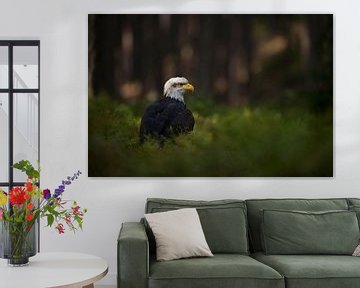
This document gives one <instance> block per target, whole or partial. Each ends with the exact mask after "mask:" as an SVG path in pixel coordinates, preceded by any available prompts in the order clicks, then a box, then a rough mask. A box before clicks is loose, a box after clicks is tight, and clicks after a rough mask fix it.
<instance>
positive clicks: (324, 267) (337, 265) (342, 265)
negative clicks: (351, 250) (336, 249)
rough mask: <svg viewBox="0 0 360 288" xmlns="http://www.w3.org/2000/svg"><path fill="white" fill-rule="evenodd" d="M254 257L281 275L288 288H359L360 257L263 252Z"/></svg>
mask: <svg viewBox="0 0 360 288" xmlns="http://www.w3.org/2000/svg"><path fill="white" fill-rule="evenodd" d="M251 256H252V257H253V258H254V259H256V260H258V261H260V262H262V263H264V264H266V265H268V266H270V267H272V268H274V269H275V270H276V271H278V272H279V273H280V274H282V275H284V277H285V283H286V287H287V288H304V287H306V288H318V287H326V288H339V287H341V288H358V287H360V258H359V257H353V256H343V255H265V254H264V253H254V254H252V255H251Z"/></svg>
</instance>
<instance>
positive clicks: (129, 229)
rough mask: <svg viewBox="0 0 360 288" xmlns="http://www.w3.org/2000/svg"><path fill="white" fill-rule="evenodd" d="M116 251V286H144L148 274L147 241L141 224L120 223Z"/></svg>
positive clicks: (143, 287)
mask: <svg viewBox="0 0 360 288" xmlns="http://www.w3.org/2000/svg"><path fill="white" fill-rule="evenodd" d="M117 252H118V255H117V257H118V259H117V261H118V263H117V264H118V265H117V266H118V268H117V269H118V270H117V273H118V276H117V277H118V287H119V288H146V287H147V285H148V284H147V282H148V276H149V243H148V238H147V235H146V232H145V227H144V225H143V224H141V223H136V222H132V223H130V222H129V223H123V224H122V227H121V230H120V233H119V237H118V243H117Z"/></svg>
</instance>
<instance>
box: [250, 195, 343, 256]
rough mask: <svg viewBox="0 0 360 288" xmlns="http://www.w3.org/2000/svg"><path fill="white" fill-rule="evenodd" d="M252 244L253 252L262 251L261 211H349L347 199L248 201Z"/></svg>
mask: <svg viewBox="0 0 360 288" xmlns="http://www.w3.org/2000/svg"><path fill="white" fill-rule="evenodd" d="M246 207H247V213H248V218H247V219H248V223H249V234H250V243H251V247H252V250H253V251H255V252H256V251H262V246H261V233H260V223H261V215H260V210H263V209H279V210H299V211H327V210H348V205H347V200H346V199H254V200H246Z"/></svg>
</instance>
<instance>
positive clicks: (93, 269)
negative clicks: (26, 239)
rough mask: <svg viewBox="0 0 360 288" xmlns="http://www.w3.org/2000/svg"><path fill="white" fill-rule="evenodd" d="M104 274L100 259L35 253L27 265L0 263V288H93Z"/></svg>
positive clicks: (102, 262)
mask: <svg viewBox="0 0 360 288" xmlns="http://www.w3.org/2000/svg"><path fill="white" fill-rule="evenodd" d="M107 272H108V264H107V263H106V261H105V260H104V259H102V258H99V257H97V256H93V255H87V254H80V253H67V252H64V253H38V254H37V255H36V256H34V257H31V258H30V262H29V265H28V266H23V267H9V266H7V260H5V259H1V260H0V287H1V288H50V287H51V288H55V287H56V288H80V287H86V288H93V287H94V283H95V282H96V281H98V280H100V279H101V278H103V277H104V276H105V275H106V273H107Z"/></svg>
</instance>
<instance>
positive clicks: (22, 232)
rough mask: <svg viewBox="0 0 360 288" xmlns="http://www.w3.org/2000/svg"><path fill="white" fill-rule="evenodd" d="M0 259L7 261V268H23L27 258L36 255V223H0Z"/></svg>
mask: <svg viewBox="0 0 360 288" xmlns="http://www.w3.org/2000/svg"><path fill="white" fill-rule="evenodd" d="M0 225H1V229H0V231H1V232H0V233H1V242H0V257H1V258H4V259H8V265H9V266H25V265H28V263H29V257H31V256H34V255H36V251H37V247H36V246H37V245H36V242H37V241H36V238H37V237H36V235H37V233H36V226H37V224H36V222H35V224H34V225H32V226H29V223H28V222H23V221H22V222H8V221H1V222H0Z"/></svg>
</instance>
